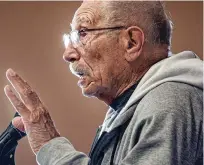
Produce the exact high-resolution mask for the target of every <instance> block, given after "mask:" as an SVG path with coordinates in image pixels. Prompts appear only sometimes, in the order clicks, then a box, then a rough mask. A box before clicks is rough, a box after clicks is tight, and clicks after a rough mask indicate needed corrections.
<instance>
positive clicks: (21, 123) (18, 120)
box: [12, 116, 25, 132]
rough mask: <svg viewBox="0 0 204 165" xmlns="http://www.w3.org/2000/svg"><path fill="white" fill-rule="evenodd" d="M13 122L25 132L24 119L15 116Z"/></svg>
mask: <svg viewBox="0 0 204 165" xmlns="http://www.w3.org/2000/svg"><path fill="white" fill-rule="evenodd" d="M12 124H13V126H14V127H15V128H17V129H18V130H20V131H21V132H25V128H24V124H23V120H22V118H21V117H20V116H18V117H15V118H13V120H12Z"/></svg>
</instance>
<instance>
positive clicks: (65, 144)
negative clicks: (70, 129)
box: [36, 137, 89, 165]
mask: <svg viewBox="0 0 204 165" xmlns="http://www.w3.org/2000/svg"><path fill="white" fill-rule="evenodd" d="M36 159H37V163H38V164H39V165H88V162H89V157H88V156H87V155H86V154H84V153H82V152H79V151H76V150H75V149H74V147H73V146H72V144H71V143H70V142H69V141H68V140H67V139H66V138H64V137H58V138H55V139H52V140H50V141H49V142H48V143H46V144H45V145H44V146H43V147H42V148H41V149H40V151H39V152H38V153H37V157H36Z"/></svg>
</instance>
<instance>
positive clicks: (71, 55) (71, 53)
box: [63, 46, 80, 63]
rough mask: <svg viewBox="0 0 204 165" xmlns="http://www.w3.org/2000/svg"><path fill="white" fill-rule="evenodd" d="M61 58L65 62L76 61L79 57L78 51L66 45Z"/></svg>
mask: <svg viewBox="0 0 204 165" xmlns="http://www.w3.org/2000/svg"><path fill="white" fill-rule="evenodd" d="M63 59H64V60H65V61H66V62H70V63H73V62H75V61H78V60H79V59H80V55H79V53H78V52H77V51H76V50H75V49H74V48H73V47H71V46H68V47H67V49H66V50H65V52H64V54H63Z"/></svg>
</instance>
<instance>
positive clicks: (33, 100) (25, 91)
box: [6, 69, 40, 110]
mask: <svg viewBox="0 0 204 165" xmlns="http://www.w3.org/2000/svg"><path fill="white" fill-rule="evenodd" d="M6 76H7V78H8V80H9V82H10V83H11V85H12V86H13V87H14V89H15V90H16V91H17V93H18V94H19V96H20V98H21V99H22V101H23V102H24V103H25V104H26V105H28V108H29V109H30V110H32V109H35V108H36V107H37V106H38V105H39V104H40V99H39V97H38V95H37V94H36V92H34V91H33V90H32V88H31V87H30V86H29V84H28V83H27V82H26V81H24V80H23V79H22V78H21V77H20V76H19V75H18V74H16V73H15V72H14V71H13V70H12V69H8V70H7V72H6Z"/></svg>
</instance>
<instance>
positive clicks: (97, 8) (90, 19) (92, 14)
mask: <svg viewBox="0 0 204 165" xmlns="http://www.w3.org/2000/svg"><path fill="white" fill-rule="evenodd" d="M102 5H103V4H102V2H99V1H85V2H83V3H82V5H81V6H80V7H79V8H78V10H77V11H76V12H75V14H74V17H73V19H72V23H71V28H72V29H78V28H80V27H95V26H97V25H98V24H99V23H102V17H103V12H102V10H101V8H102Z"/></svg>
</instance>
